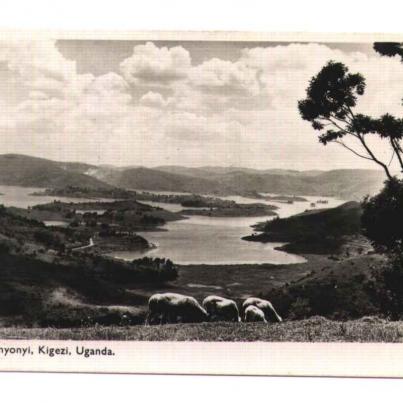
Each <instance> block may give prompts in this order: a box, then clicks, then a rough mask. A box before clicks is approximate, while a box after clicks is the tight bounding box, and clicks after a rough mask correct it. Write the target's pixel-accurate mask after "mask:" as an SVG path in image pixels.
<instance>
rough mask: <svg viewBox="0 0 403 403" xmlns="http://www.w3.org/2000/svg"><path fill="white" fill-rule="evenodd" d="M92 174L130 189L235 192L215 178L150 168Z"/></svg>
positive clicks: (105, 170) (101, 171)
mask: <svg viewBox="0 0 403 403" xmlns="http://www.w3.org/2000/svg"><path fill="white" fill-rule="evenodd" d="M91 174H92V175H94V176H96V177H97V178H98V179H102V180H103V181H105V182H107V183H109V184H111V185H115V186H118V187H124V188H128V189H144V190H160V191H176V192H189V193H212V194H229V193H233V192H234V190H233V189H232V188H231V187H230V186H226V185H225V184H222V183H220V182H218V181H215V180H210V179H208V178H202V177H196V176H188V175H184V174H178V173H170V172H164V171H158V170H156V169H150V168H128V169H115V170H114V169H112V170H111V169H102V170H98V171H97V172H91ZM206 176H207V175H206Z"/></svg>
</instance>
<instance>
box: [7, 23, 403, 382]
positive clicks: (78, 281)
mask: <svg viewBox="0 0 403 403" xmlns="http://www.w3.org/2000/svg"><path fill="white" fill-rule="evenodd" d="M0 63H1V64H0V74H1V83H2V88H1V89H2V91H1V99H0V102H1V112H2V113H1V114H0V370H3V371H10V370H13V371H58V372H109V373H160V374H161V373H162V374H226V375H228V374H230V375H232V374H233V375H323V376H377V377H382V376H385V377H401V376H402V375H403V364H402V362H403V347H402V344H401V343H402V341H403V321H402V320H403V286H402V284H403V246H402V245H403V231H402V225H401V223H402V219H403V213H402V212H403V178H402V172H403V148H402V147H403V145H402V138H403V115H402V98H403V35H400V36H399V35H381V34H377V35H369V34H366V35H361V34H347V33H346V34H300V33H299V34H296V33H295V34H292V33H290V34H270V33H267V34H263V33H259V34H258V33H251V32H249V33H247V32H243V33H242V32H232V33H231V32H228V33H224V32H221V33H220V32H127V33H113V32H106V31H105V32H101V31H100V32H87V33H79V32H64V33H63V32H58V33H57V34H55V33H52V32H30V33H27V32H25V33H24V32H22V33H21V32H19V33H17V32H7V31H4V32H3V33H2V35H1V40H0Z"/></svg>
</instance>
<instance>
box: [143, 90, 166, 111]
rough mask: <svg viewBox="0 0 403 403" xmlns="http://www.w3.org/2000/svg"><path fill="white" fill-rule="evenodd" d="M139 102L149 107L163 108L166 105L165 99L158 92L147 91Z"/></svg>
mask: <svg viewBox="0 0 403 403" xmlns="http://www.w3.org/2000/svg"><path fill="white" fill-rule="evenodd" d="M139 103H140V104H141V105H144V106H149V107H151V108H164V107H165V106H166V105H167V101H166V100H165V99H164V97H163V96H162V95H161V94H160V93H159V92H153V91H149V92H147V93H146V94H144V95H143V96H142V97H141V98H140V101H139Z"/></svg>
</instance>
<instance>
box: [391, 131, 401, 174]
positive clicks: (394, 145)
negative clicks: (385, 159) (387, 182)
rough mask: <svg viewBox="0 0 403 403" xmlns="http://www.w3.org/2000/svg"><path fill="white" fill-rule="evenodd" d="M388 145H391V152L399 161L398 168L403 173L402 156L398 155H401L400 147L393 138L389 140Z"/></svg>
mask: <svg viewBox="0 0 403 403" xmlns="http://www.w3.org/2000/svg"><path fill="white" fill-rule="evenodd" d="M390 144H391V145H392V147H393V150H394V152H395V153H396V156H397V159H398V160H399V164H400V168H401V170H402V172H403V160H402V156H401V155H400V153H401V148H400V145H399V144H398V143H396V140H395V139H393V138H390Z"/></svg>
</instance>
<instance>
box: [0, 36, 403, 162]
mask: <svg viewBox="0 0 403 403" xmlns="http://www.w3.org/2000/svg"><path fill="white" fill-rule="evenodd" d="M329 60H335V61H340V62H343V63H345V64H346V65H347V66H348V68H349V70H350V71H351V72H357V71H358V72H361V73H362V74H363V75H364V77H365V78H366V82H367V87H366V92H365V94H364V96H362V97H360V99H359V101H358V105H357V107H356V111H357V112H362V113H366V114H369V115H372V116H380V115H381V114H384V113H386V112H389V113H392V114H395V115H397V116H402V106H401V98H402V93H403V90H402V89H403V85H402V83H403V66H402V64H401V62H400V59H398V58H397V57H396V58H385V57H381V56H379V55H378V54H377V53H376V52H374V51H373V50H372V45H371V44H354V43H351V44H348V43H347V44H346V43H344V44H338V43H332V44H326V43H284V42H278V43H275V42H202V41H105V40H80V41H78V40H76V41H75V40H63V41H54V40H40V41H39V40H35V41H34V40H33V41H14V42H12V41H11V42H10V41H5V40H0V86H1V88H0V150H1V153H21V154H28V155H33V156H37V157H43V158H49V159H54V160H59V161H80V162H87V163H91V164H114V165H119V166H124V165H141V166H147V167H153V166H159V165H183V166H190V167H194V166H205V165H215V166H238V167H239V166H241V167H249V168H257V169H269V168H286V169H297V170H307V169H321V170H328V169H339V168H376V166H375V165H373V163H371V162H369V161H365V160H362V159H360V158H358V157H356V156H355V155H353V154H351V153H350V152H349V151H347V150H345V149H344V148H341V147H340V146H339V145H337V144H331V145H328V146H326V147H325V146H323V145H321V144H320V143H319V142H318V138H317V136H318V132H315V131H314V130H313V129H312V127H311V126H310V124H309V122H306V121H303V120H302V119H301V117H300V116H299V113H298V108H297V102H298V100H300V99H303V98H304V96H305V90H306V88H307V86H308V83H309V80H310V78H311V77H312V76H314V75H315V74H317V73H318V72H319V71H320V69H321V67H322V66H324V65H325V64H326V63H327V62H328V61H329ZM370 142H371V144H372V145H373V147H375V149H376V153H377V156H378V157H380V158H381V159H382V158H383V159H384V160H385V161H387V162H388V161H389V159H390V152H389V148H388V146H387V144H386V143H384V142H382V141H377V140H376V139H373V140H370ZM349 145H350V146H353V147H356V146H357V145H354V144H353V143H349ZM358 149H359V148H357V150H358ZM392 164H393V162H392Z"/></svg>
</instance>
